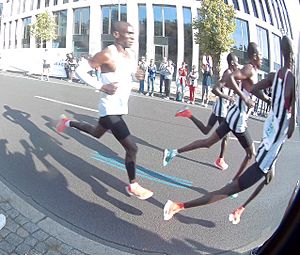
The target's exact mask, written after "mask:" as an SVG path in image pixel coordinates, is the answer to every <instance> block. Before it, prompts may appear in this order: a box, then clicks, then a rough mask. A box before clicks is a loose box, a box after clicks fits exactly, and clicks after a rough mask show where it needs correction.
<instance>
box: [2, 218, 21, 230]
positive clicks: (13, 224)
mask: <svg viewBox="0 0 300 255" xmlns="http://www.w3.org/2000/svg"><path fill="white" fill-rule="evenodd" d="M5 227H6V228H8V229H9V230H10V231H11V232H16V231H17V229H18V228H19V227H20V226H19V225H18V224H17V223H16V222H14V221H13V220H12V219H11V218H10V217H7V218H6V225H5Z"/></svg>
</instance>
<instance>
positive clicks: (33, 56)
mask: <svg viewBox="0 0 300 255" xmlns="http://www.w3.org/2000/svg"><path fill="white" fill-rule="evenodd" d="M225 3H227V4H232V5H233V6H234V9H235V10H236V25H237V26H236V31H235V32H234V34H233V39H234V41H235V43H234V45H233V51H234V52H235V53H236V54H237V55H238V57H239V59H240V62H241V64H243V63H244V62H245V61H246V54H245V53H246V48H247V45H248V42H249V41H254V42H257V43H258V44H259V46H260V48H261V49H262V53H263V58H264V61H263V67H262V71H263V72H262V73H260V75H263V73H264V72H269V71H271V70H274V69H278V68H279V67H280V66H281V63H282V60H281V56H280V55H281V54H280V47H279V42H280V37H281V36H282V34H288V35H289V36H290V37H291V38H293V33H292V30H291V24H290V19H289V15H288V11H287V8H286V5H285V0H225ZM0 6H1V0H0ZM200 6H201V1H196V0H184V1H183V0H173V1H164V0H109V1H108V0H98V1H97V0H5V1H3V12H2V19H1V35H0V50H1V51H2V59H5V60H4V61H3V62H5V65H6V68H7V69H9V68H12V67H13V66H14V67H17V68H20V69H22V68H24V69H25V67H26V68H27V69H28V68H31V69H32V70H35V68H38V66H39V64H38V63H41V60H40V58H41V53H42V51H43V49H41V48H39V47H40V42H38V41H37V40H35V38H33V37H32V36H30V31H29V27H30V24H32V23H34V22H35V20H36V16H37V15H38V14H39V13H42V12H45V11H48V12H49V13H51V14H53V15H54V17H55V20H56V23H57V35H58V37H57V39H56V40H54V41H52V42H47V43H42V45H43V47H47V48H48V49H49V52H50V53H51V57H52V58H53V61H56V60H57V59H58V60H59V59H64V57H65V54H66V53H67V52H73V53H74V54H75V55H76V56H80V55H81V54H92V55H93V54H94V53H96V52H97V51H99V50H101V49H102V48H103V47H105V46H107V45H108V44H110V43H111V42H112V41H113V38H112V36H111V35H110V33H111V24H112V22H113V21H115V20H125V21H128V22H130V23H131V24H132V25H133V26H134V28H135V31H136V44H135V46H134V48H135V50H136V52H137V53H138V56H139V57H141V56H146V57H147V59H148V61H149V59H150V58H154V59H155V62H156V63H158V62H159V61H160V60H161V59H162V57H163V56H166V57H168V58H170V59H172V60H173V61H174V62H175V63H176V64H177V66H180V63H181V62H182V61H186V62H187V63H188V64H189V65H191V64H196V65H197V66H199V59H201V52H199V47H198V45H197V44H195V43H194V38H193V34H194V31H193V28H192V20H193V19H195V18H197V15H198V9H199V8H200ZM0 8H1V7H0ZM223 62H224V61H223ZM57 63H58V62H57ZM58 65H60V64H58ZM223 66H224V64H223ZM39 68H40V67H39Z"/></svg>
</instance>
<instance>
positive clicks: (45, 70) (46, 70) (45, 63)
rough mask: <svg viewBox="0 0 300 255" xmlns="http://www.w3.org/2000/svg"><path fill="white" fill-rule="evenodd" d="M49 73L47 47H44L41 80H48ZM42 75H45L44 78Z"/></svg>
mask: <svg viewBox="0 0 300 255" xmlns="http://www.w3.org/2000/svg"><path fill="white" fill-rule="evenodd" d="M49 73H50V62H49V55H48V49H45V52H44V57H43V72H42V75H41V80H46V81H49ZM44 76H46V78H45V79H44Z"/></svg>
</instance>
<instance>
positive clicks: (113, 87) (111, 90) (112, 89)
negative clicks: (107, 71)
mask: <svg viewBox="0 0 300 255" xmlns="http://www.w3.org/2000/svg"><path fill="white" fill-rule="evenodd" d="M117 84H118V83H117V82H114V83H110V84H105V85H103V86H102V88H101V91H103V92H105V93H106V94H109V95H113V94H115V93H116V91H117V89H118V86H117Z"/></svg>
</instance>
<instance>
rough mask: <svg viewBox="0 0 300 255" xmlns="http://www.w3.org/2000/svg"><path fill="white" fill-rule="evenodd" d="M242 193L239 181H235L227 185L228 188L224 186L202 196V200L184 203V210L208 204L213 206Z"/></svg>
mask: <svg viewBox="0 0 300 255" xmlns="http://www.w3.org/2000/svg"><path fill="white" fill-rule="evenodd" d="M240 191H241V188H240V186H239V183H238V180H235V181H233V182H231V183H229V184H227V185H226V186H224V187H223V188H221V189H219V190H216V191H213V192H210V193H208V194H206V195H204V196H202V197H201V198H198V199H194V200H191V201H188V202H184V203H183V205H184V208H192V207H196V206H202V205H207V204H211V203H214V202H217V201H219V200H222V199H225V198H227V197H229V196H231V195H232V194H235V193H238V192H240Z"/></svg>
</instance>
